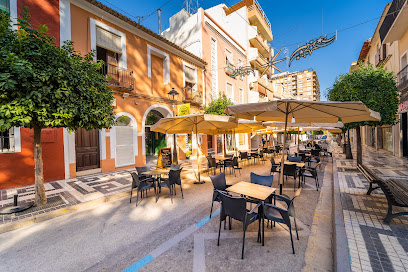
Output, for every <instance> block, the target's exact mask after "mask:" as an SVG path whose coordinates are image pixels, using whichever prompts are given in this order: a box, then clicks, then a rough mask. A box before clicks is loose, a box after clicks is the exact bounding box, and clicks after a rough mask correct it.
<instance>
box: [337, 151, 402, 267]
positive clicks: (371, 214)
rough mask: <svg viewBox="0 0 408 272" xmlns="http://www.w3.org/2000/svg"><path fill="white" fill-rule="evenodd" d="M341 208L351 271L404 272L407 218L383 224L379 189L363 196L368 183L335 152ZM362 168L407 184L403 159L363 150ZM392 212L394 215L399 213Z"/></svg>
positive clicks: (383, 208)
mask: <svg viewBox="0 0 408 272" xmlns="http://www.w3.org/2000/svg"><path fill="white" fill-rule="evenodd" d="M334 156H335V158H336V162H337V163H336V166H337V172H338V181H339V186H340V192H341V201H342V206H343V214H344V223H345V228H346V234H347V239H348V246H349V254H350V260H351V270H352V271H408V216H400V217H397V218H394V219H393V220H392V221H391V222H390V224H385V223H384V222H383V220H384V218H385V215H386V213H387V208H388V205H387V200H386V198H385V196H384V194H383V192H382V191H381V190H380V189H377V190H375V191H374V192H372V193H371V195H367V194H366V193H367V190H368V188H369V183H368V181H367V180H366V179H365V178H364V177H363V175H362V174H361V173H360V172H359V171H358V170H357V169H356V162H355V160H347V159H345V156H344V155H343V154H342V153H341V150H340V149H339V148H337V149H335V150H334ZM363 162H364V165H365V166H366V167H368V168H370V170H372V171H373V172H374V173H375V174H376V175H378V176H379V177H381V178H383V179H387V178H393V179H400V180H401V181H403V182H408V167H407V165H408V164H407V162H408V161H407V160H406V159H399V158H396V157H393V156H391V155H390V154H388V153H385V152H381V151H375V150H372V149H371V148H365V149H364V153H363ZM402 210H403V209H402V208H400V209H399V208H398V207H397V208H395V212H397V211H402Z"/></svg>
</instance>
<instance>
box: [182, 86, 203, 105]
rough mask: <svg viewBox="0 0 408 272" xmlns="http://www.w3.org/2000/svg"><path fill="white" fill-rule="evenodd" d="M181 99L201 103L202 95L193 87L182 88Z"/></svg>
mask: <svg viewBox="0 0 408 272" xmlns="http://www.w3.org/2000/svg"><path fill="white" fill-rule="evenodd" d="M183 101H184V102H189V103H195V104H199V105H201V104H203V97H202V95H201V93H200V92H199V91H197V90H195V89H193V88H190V87H185V88H183Z"/></svg>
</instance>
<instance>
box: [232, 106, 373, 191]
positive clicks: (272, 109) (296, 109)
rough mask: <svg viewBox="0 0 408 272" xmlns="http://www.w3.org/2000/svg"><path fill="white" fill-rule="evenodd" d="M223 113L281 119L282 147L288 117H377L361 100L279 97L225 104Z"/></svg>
mask: <svg viewBox="0 0 408 272" xmlns="http://www.w3.org/2000/svg"><path fill="white" fill-rule="evenodd" d="M225 113H227V114H234V115H235V117H237V118H244V119H248V120H257V121H283V122H285V131H284V137H283V146H284V147H285V146H286V131H287V127H288V123H289V122H288V118H289V117H291V118H294V119H295V121H296V122H298V123H311V122H316V123H338V121H339V120H340V119H341V121H342V122H343V123H351V122H361V121H379V120H381V116H380V114H379V113H378V112H375V111H372V110H370V109H369V108H367V107H366V106H365V105H364V103H363V102H361V101H355V102H354V101H352V102H337V101H301V100H290V99H282V100H274V101H269V102H261V103H248V104H239V105H233V106H227V108H226V109H225ZM284 151H285V149H284ZM284 151H283V152H282V159H281V163H282V167H281V173H280V177H279V187H280V193H282V184H283V164H284V156H285V152H284Z"/></svg>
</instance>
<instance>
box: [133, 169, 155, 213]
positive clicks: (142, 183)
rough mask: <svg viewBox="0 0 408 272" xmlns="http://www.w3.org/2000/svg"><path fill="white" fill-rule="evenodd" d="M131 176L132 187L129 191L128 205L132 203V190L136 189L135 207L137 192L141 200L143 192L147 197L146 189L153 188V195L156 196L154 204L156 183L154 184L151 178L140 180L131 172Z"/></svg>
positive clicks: (137, 199) (137, 197)
mask: <svg viewBox="0 0 408 272" xmlns="http://www.w3.org/2000/svg"><path fill="white" fill-rule="evenodd" d="M130 174H131V175H132V185H131V186H132V187H131V189H130V203H132V195H133V189H137V193H136V207H137V205H138V202H139V192H140V196H141V198H143V191H146V196H147V189H150V188H153V189H154V194H155V196H156V202H157V194H156V183H155V182H154V180H153V178H145V179H140V178H139V175H138V174H136V173H134V172H131V173H130Z"/></svg>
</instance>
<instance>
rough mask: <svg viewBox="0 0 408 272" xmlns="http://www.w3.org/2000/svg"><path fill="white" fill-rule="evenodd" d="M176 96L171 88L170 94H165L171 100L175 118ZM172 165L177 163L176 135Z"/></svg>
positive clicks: (176, 93)
mask: <svg viewBox="0 0 408 272" xmlns="http://www.w3.org/2000/svg"><path fill="white" fill-rule="evenodd" d="M178 95H179V93H178V92H177V91H176V90H175V89H174V88H172V89H171V91H170V92H168V93H167V96H168V97H169V100H171V102H172V103H173V105H172V106H173V116H175V114H174V107H175V102H176V101H177V100H178ZM173 137H174V138H173V163H175V164H178V161H177V138H176V134H173Z"/></svg>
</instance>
